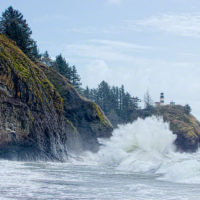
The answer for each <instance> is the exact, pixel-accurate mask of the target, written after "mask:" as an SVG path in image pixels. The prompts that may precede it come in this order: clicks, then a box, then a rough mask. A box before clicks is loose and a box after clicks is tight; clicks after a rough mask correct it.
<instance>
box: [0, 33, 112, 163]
mask: <svg viewBox="0 0 200 200" xmlns="http://www.w3.org/2000/svg"><path fill="white" fill-rule="evenodd" d="M43 70H44V72H43ZM46 75H47V76H48V77H49V78H50V79H51V80H49V79H48V77H47V76H46ZM53 75H54V77H53ZM57 78H58V80H57ZM52 83H53V84H52ZM111 130H112V127H111V125H110V123H109V121H108V120H107V119H106V117H105V116H104V114H103V112H102V111H101V110H100V109H99V108H98V106H97V105H96V104H94V103H92V102H89V101H88V100H86V99H83V98H82V97H81V96H80V95H79V94H78V93H77V92H76V90H75V89H74V88H73V87H72V85H71V84H70V83H69V82H68V81H67V80H66V79H65V78H63V77H62V76H61V75H60V74H58V73H55V72H52V71H51V70H50V69H48V68H46V69H45V66H43V67H42V68H41V67H39V66H38V65H36V64H35V63H33V62H32V61H31V60H30V59H29V58H28V57H27V56H26V55H25V54H24V53H23V52H22V51H21V50H20V49H19V48H18V47H17V46H16V45H15V43H14V42H13V41H11V40H9V39H8V38H7V37H5V36H4V35H2V34H0V158H8V159H29V160H30V159H40V158H42V159H57V160H63V159H64V158H65V156H66V155H67V150H68V149H72V147H73V148H75V146H76V145H78V144H79V143H80V145H79V146H80V148H81V144H82V146H84V148H85V149H87V145H88V146H89V145H90V143H93V149H95V148H96V147H95V145H97V139H96V137H99V136H102V137H104V136H109V135H110V134H111ZM91 141H92V142H91ZM88 149H90V148H88Z"/></svg>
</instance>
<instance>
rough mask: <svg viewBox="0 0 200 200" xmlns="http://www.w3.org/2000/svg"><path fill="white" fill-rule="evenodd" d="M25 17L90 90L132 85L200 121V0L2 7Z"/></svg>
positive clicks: (8, 0) (82, 0)
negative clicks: (162, 97) (187, 109)
mask: <svg viewBox="0 0 200 200" xmlns="http://www.w3.org/2000/svg"><path fill="white" fill-rule="evenodd" d="M10 5H12V6H13V7H14V8H15V9H18V10H19V11H20V12H22V13H23V15H24V17H25V19H27V22H28V24H29V26H30V27H31V29H32V31H33V35H32V37H33V39H35V40H36V41H37V44H38V46H39V49H40V52H44V51H45V50H48V52H49V54H50V55H51V57H52V58H55V57H56V55H58V54H60V53H61V54H62V55H63V56H64V57H65V58H66V60H67V61H68V62H69V63H70V64H71V65H76V67H77V70H78V72H79V74H80V76H81V80H82V83H83V86H84V87H85V86H86V85H88V86H89V87H90V88H93V87H97V85H98V84H99V83H100V82H101V81H102V80H105V81H107V82H108V83H109V84H110V85H117V86H120V85H122V84H123V85H124V86H125V89H126V90H127V91H128V92H130V93H131V94H132V95H134V96H138V97H139V98H141V99H143V97H144V94H145V93H146V91H149V93H150V95H151V96H152V98H153V100H154V101H159V95H160V92H164V93H165V102H166V103H169V102H170V101H172V100H173V101H175V102H176V104H182V105H185V104H189V105H190V106H191V107H192V113H193V114H194V115H195V116H196V117H197V118H198V119H200V56H199V55H200V1H199V0H167V1H166V0H56V1H49V0H42V1H41V0H40V1H39V0H29V1H27V0H0V12H1V13H2V12H3V11H4V10H5V9H6V8H7V7H8V6H10Z"/></svg>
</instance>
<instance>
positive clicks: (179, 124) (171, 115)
mask: <svg viewBox="0 0 200 200" xmlns="http://www.w3.org/2000/svg"><path fill="white" fill-rule="evenodd" d="M154 115H156V116H162V117H163V119H164V121H167V122H169V125H170V129H171V131H172V132H173V133H174V134H176V135H177V139H176V141H175V144H176V146H177V148H178V150H180V151H192V152H193V151H196V150H197V148H198V145H199V141H200V123H199V122H198V120H197V119H196V118H195V117H194V116H193V115H191V114H189V113H188V112H187V111H186V110H185V107H184V106H180V105H176V106H171V105H165V106H160V107H157V108H155V110H154Z"/></svg>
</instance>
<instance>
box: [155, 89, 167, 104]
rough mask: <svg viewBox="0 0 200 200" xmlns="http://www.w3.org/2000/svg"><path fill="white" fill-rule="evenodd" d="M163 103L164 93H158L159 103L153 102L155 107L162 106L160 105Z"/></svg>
mask: <svg viewBox="0 0 200 200" xmlns="http://www.w3.org/2000/svg"><path fill="white" fill-rule="evenodd" d="M164 103H165V99H164V93H163V92H161V93H160V101H159V102H155V107H159V106H162V105H164Z"/></svg>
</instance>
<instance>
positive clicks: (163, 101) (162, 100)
mask: <svg viewBox="0 0 200 200" xmlns="http://www.w3.org/2000/svg"><path fill="white" fill-rule="evenodd" d="M164 103H165V100H164V93H163V92H161V93H160V105H161V106H162V105H164Z"/></svg>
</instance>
